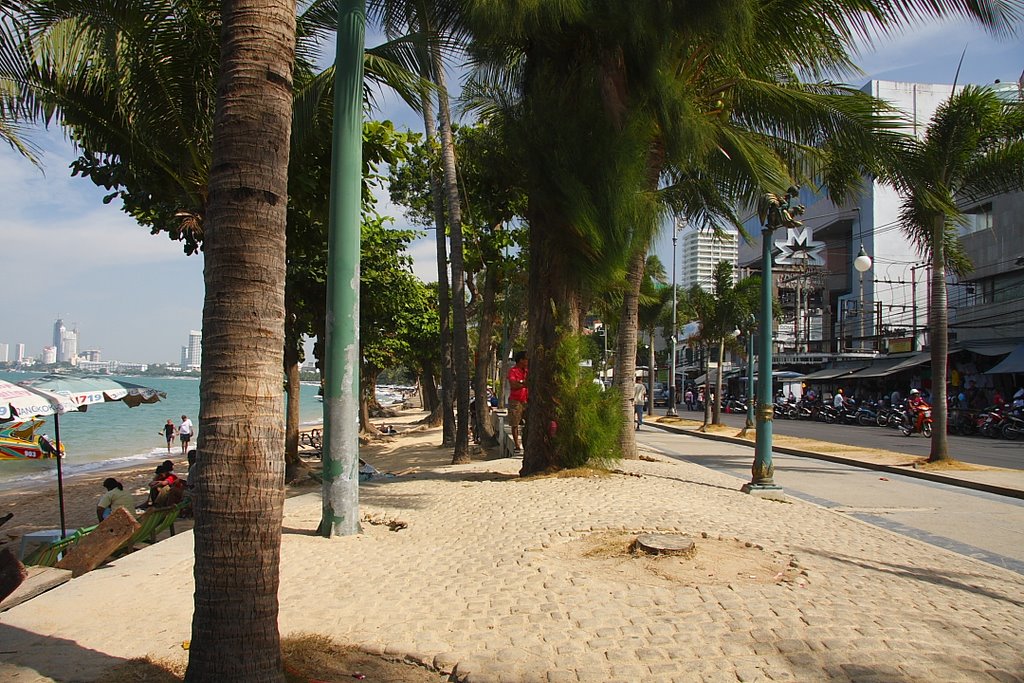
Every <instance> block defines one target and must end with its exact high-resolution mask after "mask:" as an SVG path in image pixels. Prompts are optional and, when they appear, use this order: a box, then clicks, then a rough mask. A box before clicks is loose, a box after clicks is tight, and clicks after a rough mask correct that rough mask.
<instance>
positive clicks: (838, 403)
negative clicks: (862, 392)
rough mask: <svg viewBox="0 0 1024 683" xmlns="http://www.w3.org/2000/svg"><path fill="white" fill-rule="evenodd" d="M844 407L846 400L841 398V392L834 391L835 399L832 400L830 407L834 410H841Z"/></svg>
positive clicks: (840, 390)
mask: <svg viewBox="0 0 1024 683" xmlns="http://www.w3.org/2000/svg"><path fill="white" fill-rule="evenodd" d="M845 405H846V399H845V398H844V397H843V390H842V389H836V395H835V398H833V399H832V407H833V408H835V409H836V410H842V409H843V407H844V406H845Z"/></svg>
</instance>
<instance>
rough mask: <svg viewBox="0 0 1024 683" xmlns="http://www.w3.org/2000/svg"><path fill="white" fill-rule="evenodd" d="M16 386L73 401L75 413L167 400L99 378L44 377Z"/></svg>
mask: <svg viewBox="0 0 1024 683" xmlns="http://www.w3.org/2000/svg"><path fill="white" fill-rule="evenodd" d="M20 384H21V386H23V387H28V388H31V389H41V390H43V391H48V392H50V393H53V394H59V395H61V396H64V397H66V398H68V399H70V400H71V401H73V402H74V404H75V406H76V408H77V409H78V410H83V411H84V410H85V409H87V408H88V407H89V406H91V405H94V404H96V403H110V402H112V401H121V402H122V403H124V404H126V405H127V406H128V407H129V408H134V407H135V406H137V405H140V404H143V403H156V402H157V401H159V400H160V399H162V398H167V394H166V393H165V392H163V391H160V390H159V389H153V388H151V387H144V386H142V385H141V384H133V383H132V382H126V381H124V380H121V379H117V378H115V377H106V376H102V375H95V376H85V377H79V376H75V375H46V376H44V377H37V378H35V379H30V380H26V381H24V382H21V383H20Z"/></svg>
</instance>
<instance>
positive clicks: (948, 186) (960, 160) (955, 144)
mask: <svg viewBox="0 0 1024 683" xmlns="http://www.w3.org/2000/svg"><path fill="white" fill-rule="evenodd" d="M895 170H896V177H895V179H894V183H895V185H896V187H897V188H898V189H899V190H900V192H901V194H902V195H903V197H904V201H903V205H902V207H901V210H900V222H901V225H902V227H903V229H904V231H905V232H906V233H907V234H908V235H909V236H910V238H911V239H913V240H914V241H915V242H916V244H917V246H918V249H919V250H920V251H921V253H922V254H926V255H927V256H928V257H930V258H931V266H932V274H931V283H930V286H931V308H930V309H929V314H928V315H929V320H930V329H929V339H930V344H931V354H932V361H931V364H932V377H931V381H932V417H933V419H934V427H933V430H932V440H931V452H930V454H929V458H928V459H929V460H930V461H932V462H935V461H939V460H948V459H950V455H949V446H948V441H947V438H946V423H947V419H948V415H947V410H946V408H947V405H946V363H947V355H948V353H949V336H948V327H949V317H948V316H949V313H948V310H947V301H948V297H947V292H946V275H947V273H948V272H953V273H957V274H964V272H965V271H966V270H969V266H968V264H967V263H966V259H965V258H964V255H963V252H962V250H961V247H960V243H959V239H958V238H957V227H958V226H959V225H961V224H963V223H964V221H965V216H964V213H963V209H962V207H965V206H970V205H972V204H976V203H977V202H979V201H982V200H984V199H986V198H988V197H991V196H993V195H996V194H1000V193H1003V192H1013V191H1019V190H1024V105H1022V103H1021V101H1020V100H1019V99H1017V100H1012V101H1011V100H1008V99H1006V98H1005V97H1003V96H1000V95H999V94H998V93H997V92H995V91H993V90H991V89H989V88H982V87H975V86H967V87H965V88H964V89H962V90H960V91H959V92H956V93H954V94H953V95H951V96H950V98H949V100H948V101H946V102H945V103H944V104H943V105H941V106H940V107H939V108H938V110H937V111H936V112H935V116H934V117H933V118H932V121H931V123H930V124H929V125H928V129H927V131H926V132H925V135H924V139H923V140H917V139H911V140H909V141H908V149H907V155H906V156H905V157H903V158H902V159H901V163H900V164H899V165H898V167H897V168H896V169H895Z"/></svg>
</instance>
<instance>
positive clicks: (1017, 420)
mask: <svg viewBox="0 0 1024 683" xmlns="http://www.w3.org/2000/svg"><path fill="white" fill-rule="evenodd" d="M1002 435H1003V438H1004V439H1009V440H1010V441H1016V440H1017V439H1019V438H1020V437H1021V435H1024V419H1022V418H1021V415H1020V413H1019V412H1017V411H1014V412H1012V413H1010V414H1009V415H1006V419H1004V420H1003V426H1002Z"/></svg>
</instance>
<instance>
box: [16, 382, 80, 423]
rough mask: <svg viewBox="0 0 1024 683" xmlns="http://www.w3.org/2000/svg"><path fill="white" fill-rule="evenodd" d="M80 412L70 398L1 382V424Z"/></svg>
mask: <svg viewBox="0 0 1024 683" xmlns="http://www.w3.org/2000/svg"><path fill="white" fill-rule="evenodd" d="M73 410H78V405H77V404H76V403H75V400H74V399H73V398H72V397H70V396H62V395H61V394H56V393H54V392H52V391H47V390H45V389H35V388H30V387H24V386H21V385H20V384H12V383H10V382H5V381H3V380H0V422H7V421H9V420H27V419H29V418H31V417H49V416H50V415H63V414H64V413H70V412H71V411H73Z"/></svg>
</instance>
